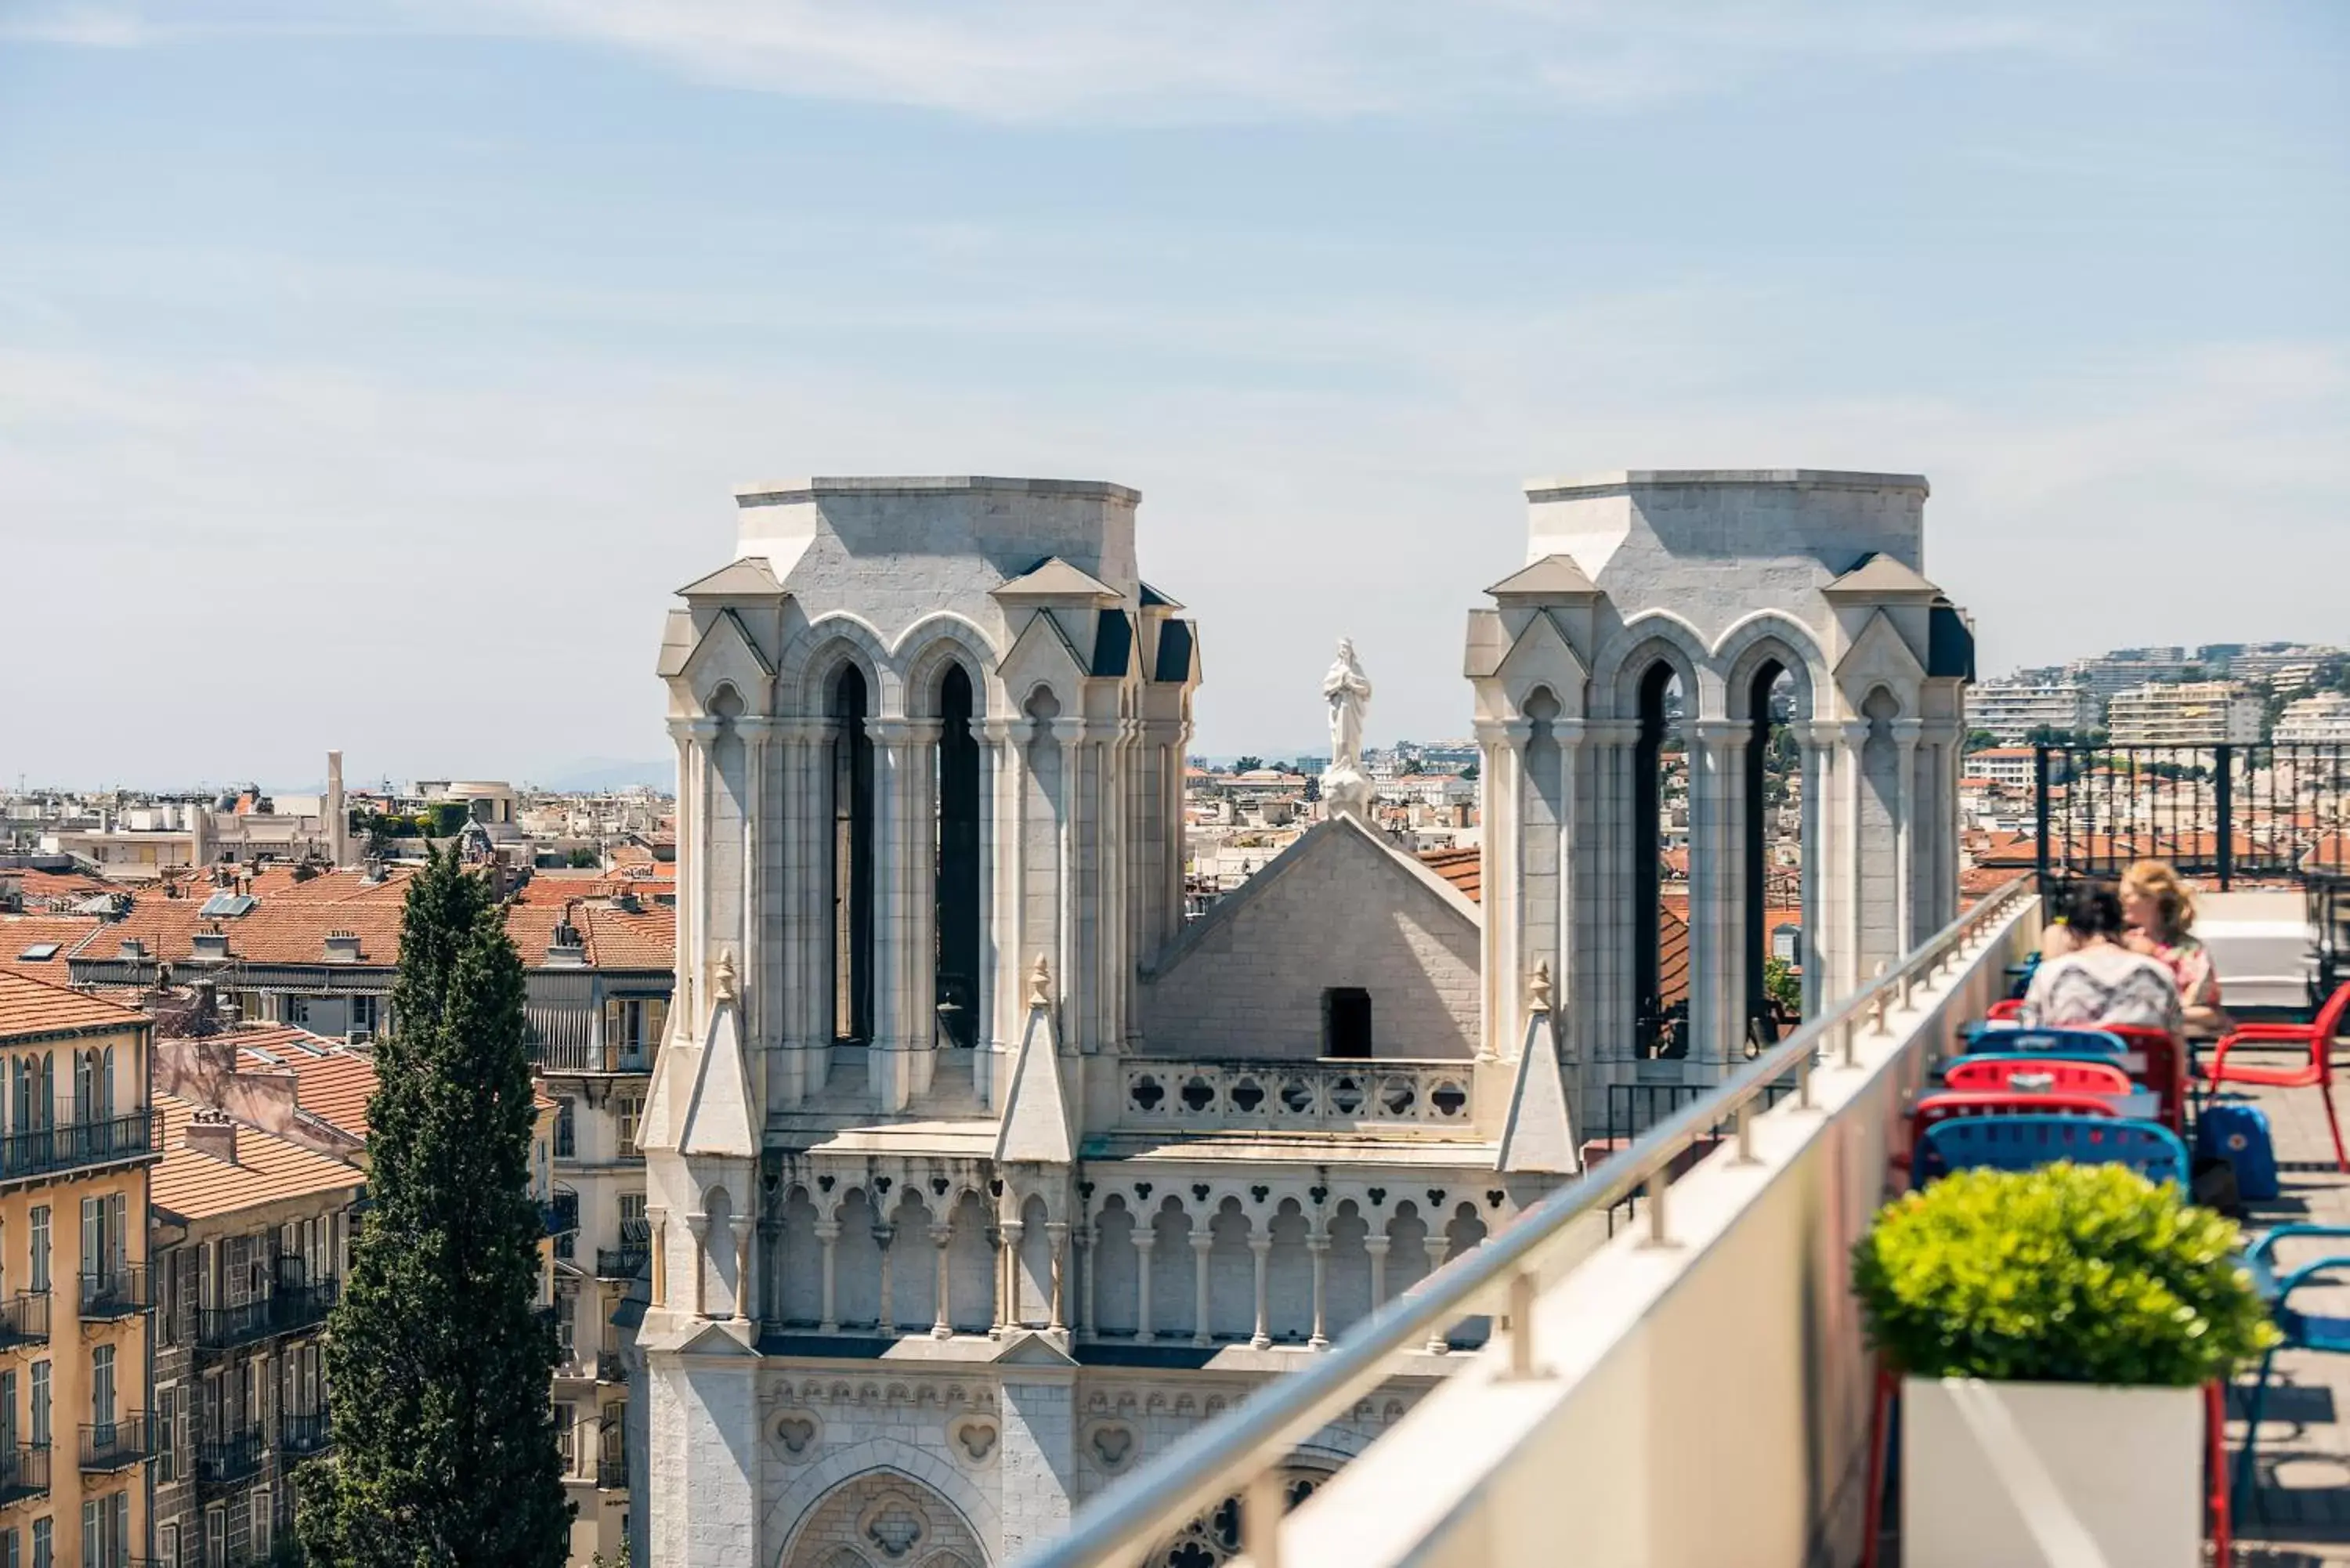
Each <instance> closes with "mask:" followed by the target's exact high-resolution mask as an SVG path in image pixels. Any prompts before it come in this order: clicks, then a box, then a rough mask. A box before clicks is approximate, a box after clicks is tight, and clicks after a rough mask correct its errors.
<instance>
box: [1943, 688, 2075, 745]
mask: <svg viewBox="0 0 2350 1568" xmlns="http://www.w3.org/2000/svg"><path fill="white" fill-rule="evenodd" d="M2103 707H2104V705H2103V704H2102V703H2100V702H2099V701H2097V694H2096V693H2095V691H2091V690H2090V689H2089V688H2088V687H2086V686H2081V685H2075V684H2074V683H2073V682H2071V681H2055V680H1986V681H1984V682H1983V683H1982V684H1981V685H1979V686H1975V687H1971V688H1970V689H1969V691H1968V692H1967V727H1968V728H1970V729H1974V730H1987V731H1989V732H1991V734H1993V735H1995V736H1997V737H1998V739H1999V742H2000V744H2002V745H2004V746H2013V745H2019V744H2021V743H2022V742H2024V741H2026V740H2029V739H2030V738H2031V737H2032V735H2033V732H2036V731H2041V730H2056V731H2062V732H2064V733H2066V734H2070V735H2084V734H2086V733H2087V732H2089V731H2091V730H2094V729H2095V728H2097V727H2098V725H2099V723H2100V722H2102V717H2103Z"/></svg>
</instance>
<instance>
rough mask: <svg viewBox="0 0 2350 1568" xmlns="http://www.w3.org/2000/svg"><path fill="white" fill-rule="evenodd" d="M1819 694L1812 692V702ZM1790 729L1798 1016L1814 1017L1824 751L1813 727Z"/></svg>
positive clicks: (1824, 835)
mask: <svg viewBox="0 0 2350 1568" xmlns="http://www.w3.org/2000/svg"><path fill="white" fill-rule="evenodd" d="M1824 695H1825V693H1822V692H1817V691H1815V692H1814V693H1813V694H1812V701H1814V703H1816V702H1818V701H1821V700H1822V698H1823V697H1824ZM1790 727H1791V728H1792V729H1793V730H1794V732H1795V739H1796V742H1797V744H1798V745H1799V746H1800V748H1801V750H1802V755H1803V769H1804V773H1803V799H1802V801H1801V802H1800V805H1801V808H1802V821H1803V829H1802V831H1803V857H1804V862H1803V871H1802V879H1803V900H1804V911H1803V920H1804V931H1803V937H1804V940H1803V942H1802V945H1801V946H1800V948H1799V949H1798V950H1797V957H1798V959H1799V960H1800V961H1801V962H1802V964H1803V970H1804V976H1803V980H1804V1017H1806V1018H1812V1017H1816V1016H1817V1015H1818V1013H1819V1012H1820V1009H1821V1007H1822V1005H1823V1004H1824V1003H1825V1001H1826V998H1827V988H1826V985H1825V980H1826V976H1825V973H1824V972H1823V971H1825V967H1826V966H1825V961H1823V959H1822V958H1821V956H1820V955H1821V954H1822V953H1823V952H1824V951H1825V943H1823V941H1822V940H1821V938H1822V937H1823V936H1824V935H1825V932H1824V930H1823V929H1822V928H1823V924H1824V922H1825V921H1826V920H1827V919H1829V918H1830V917H1829V915H1828V912H1827V911H1828V900H1827V898H1825V896H1824V895H1825V891H1826V888H1825V883H1826V880H1827V877H1828V875H1829V872H1828V867H1829V866H1830V865H1831V863H1832V862H1831V860H1830V857H1829V849H1828V831H1827V820H1826V819H1827V814H1826V813H1825V812H1824V811H1822V810H1821V809H1820V808H1821V805H1823V800H1822V797H1823V796H1824V795H1825V793H1826V791H1827V789H1828V778H1829V760H1830V755H1831V753H1830V752H1829V749H1828V746H1827V745H1826V744H1825V742H1822V741H1821V740H1820V739H1818V738H1817V736H1818V732H1819V728H1820V727H1819V726H1818V725H1816V724H1812V723H1799V724H1795V725H1792V726H1790Z"/></svg>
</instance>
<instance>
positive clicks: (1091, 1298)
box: [1072, 1220, 1101, 1339]
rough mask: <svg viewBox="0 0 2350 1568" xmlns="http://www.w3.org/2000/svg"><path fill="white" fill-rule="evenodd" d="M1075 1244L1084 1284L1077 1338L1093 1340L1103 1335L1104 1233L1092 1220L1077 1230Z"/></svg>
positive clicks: (1074, 1238)
mask: <svg viewBox="0 0 2350 1568" xmlns="http://www.w3.org/2000/svg"><path fill="white" fill-rule="evenodd" d="M1072 1240H1073V1241H1075V1242H1076V1251H1075V1253H1074V1254H1073V1257H1074V1260H1075V1262H1076V1269H1077V1272H1078V1274H1079V1275H1080V1276H1082V1278H1083V1280H1084V1283H1083V1284H1082V1285H1080V1286H1079V1287H1078V1293H1077V1334H1078V1336H1079V1337H1080V1338H1087V1339H1089V1338H1092V1337H1094V1336H1095V1335H1097V1334H1100V1333H1101V1256H1100V1253H1099V1252H1098V1251H1096V1249H1097V1247H1098V1246H1099V1244H1100V1242H1101V1231H1099V1230H1098V1229H1097V1228H1096V1227H1095V1225H1094V1224H1093V1222H1092V1221H1090V1220H1088V1221H1087V1222H1086V1223H1085V1224H1083V1225H1080V1226H1078V1227H1077V1230H1076V1235H1075V1236H1074V1237H1073V1238H1072Z"/></svg>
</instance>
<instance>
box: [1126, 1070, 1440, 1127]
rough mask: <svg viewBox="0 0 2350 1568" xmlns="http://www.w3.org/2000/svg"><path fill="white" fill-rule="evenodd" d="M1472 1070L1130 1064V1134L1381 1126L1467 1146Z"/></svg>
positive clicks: (1128, 1122)
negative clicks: (1448, 1136)
mask: <svg viewBox="0 0 2350 1568" xmlns="http://www.w3.org/2000/svg"><path fill="white" fill-rule="evenodd" d="M1474 1066H1475V1064H1473V1063H1471V1062H1411V1061H1379V1060H1370V1061H1341V1060H1336V1059H1333V1058H1329V1057H1321V1058H1315V1059H1312V1060H1307V1061H1298V1062H1267V1061H1263V1060H1262V1059H1259V1060H1247V1059H1238V1060H1234V1059H1216V1058H1201V1057H1189V1058H1163V1059H1162V1058H1156V1057H1148V1056H1139V1057H1128V1059H1127V1060H1126V1061H1125V1062H1124V1063H1123V1064H1122V1081H1123V1087H1124V1091H1125V1093H1124V1097H1123V1099H1122V1100H1121V1101H1120V1103H1119V1106H1118V1122H1119V1125H1121V1126H1123V1127H1182V1128H1185V1129H1187V1130H1197V1129H1201V1128H1216V1127H1232V1128H1244V1129H1250V1130H1255V1129H1272V1130H1276V1131H1277V1130H1280V1129H1282V1128H1284V1127H1295V1128H1298V1129H1300V1130H1315V1131H1320V1130H1326V1129H1328V1128H1331V1127H1365V1126H1378V1127H1393V1128H1395V1129H1397V1130H1399V1131H1403V1130H1409V1131H1427V1132H1436V1133H1441V1132H1444V1131H1447V1130H1454V1131H1457V1132H1458V1133H1459V1134H1460V1135H1461V1136H1462V1137H1468V1136H1471V1115H1470V1089H1471V1082H1472V1077H1473V1072H1472V1070H1473V1068H1474Z"/></svg>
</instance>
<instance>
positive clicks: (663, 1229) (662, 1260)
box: [645, 1207, 669, 1307]
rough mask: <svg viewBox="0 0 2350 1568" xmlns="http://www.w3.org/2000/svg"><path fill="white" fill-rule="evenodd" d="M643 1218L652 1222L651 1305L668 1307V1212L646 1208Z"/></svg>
mask: <svg viewBox="0 0 2350 1568" xmlns="http://www.w3.org/2000/svg"><path fill="white" fill-rule="evenodd" d="M645 1218H646V1219H647V1220H650V1221H651V1222H652V1227H651V1228H652V1241H653V1246H652V1276H653V1277H652V1295H653V1305H655V1306H657V1307H666V1306H668V1305H669V1210H666V1209H654V1208H650V1207H649V1208H647V1209H646V1210H645Z"/></svg>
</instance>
